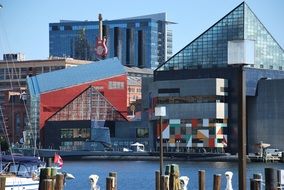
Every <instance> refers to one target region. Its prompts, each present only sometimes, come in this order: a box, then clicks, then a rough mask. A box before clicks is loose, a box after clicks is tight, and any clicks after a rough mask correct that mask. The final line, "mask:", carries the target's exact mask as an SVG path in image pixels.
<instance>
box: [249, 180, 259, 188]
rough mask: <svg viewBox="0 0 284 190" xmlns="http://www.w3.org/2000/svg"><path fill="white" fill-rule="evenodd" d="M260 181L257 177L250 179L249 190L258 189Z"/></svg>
mask: <svg viewBox="0 0 284 190" xmlns="http://www.w3.org/2000/svg"><path fill="white" fill-rule="evenodd" d="M260 188H261V182H260V181H259V180H257V179H250V190H260Z"/></svg>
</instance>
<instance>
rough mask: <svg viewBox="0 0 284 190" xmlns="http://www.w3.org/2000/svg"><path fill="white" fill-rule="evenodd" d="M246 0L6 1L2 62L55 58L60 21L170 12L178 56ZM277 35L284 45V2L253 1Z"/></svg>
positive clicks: (0, 24)
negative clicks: (13, 56)
mask: <svg viewBox="0 0 284 190" xmlns="http://www.w3.org/2000/svg"><path fill="white" fill-rule="evenodd" d="M241 2H242V1H241V0H175V1H173V0H142V1H135V0H112V1H111V0H105V1H103V0H0V4H2V5H3V8H2V9H0V59H2V54H3V53H9V52H12V53H15V52H22V53H24V54H25V57H26V59H27V60H29V59H46V58H47V57H48V54H49V44H48V40H49V36H48V24H49V23H51V22H59V20H97V17H98V13H102V15H103V17H104V19H108V20H113V19H119V18H125V17H133V16H141V15H145V14H153V13H159V12H166V13H167V17H168V20H170V21H174V22H177V23H178V24H176V25H171V26H170V28H171V29H172V30H173V52H174V53H176V52H177V51H179V50H180V49H181V48H183V47H184V46H185V45H187V44H188V43H189V42H191V41H192V40H193V39H194V38H196V37H197V36H198V35H200V34H201V33H202V32H203V31H205V30H206V29H207V28H209V27H210V26H211V25H213V24H214V23H215V22H217V21H218V20H219V19H220V18H222V17H223V16H224V15H225V14H227V13H228V12H229V11H231V10H232V9H233V8H235V7H236V6H237V5H238V4H240V3H241ZM246 2H247V4H248V5H249V7H250V8H251V9H252V10H253V11H254V13H255V14H256V15H257V17H258V18H259V19H260V20H261V22H262V23H263V24H264V25H265V26H266V28H267V29H268V30H269V31H270V33H271V34H272V36H273V37H274V38H275V39H276V40H277V41H278V42H279V44H280V45H281V46H282V47H284V35H283V34H284V21H283V19H284V11H283V10H284V0H247V1H246Z"/></svg>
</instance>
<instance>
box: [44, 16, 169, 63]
mask: <svg viewBox="0 0 284 190" xmlns="http://www.w3.org/2000/svg"><path fill="white" fill-rule="evenodd" d="M98 24H99V23H98V22H97V21H64V20H62V21H60V22H59V23H50V24H49V55H50V56H56V57H73V58H78V57H76V53H77V50H76V48H78V47H76V46H77V45H78V40H81V45H82V43H85V45H82V46H81V47H82V48H83V54H84V55H85V56H83V59H89V60H96V59H98V58H97V57H96V55H95V50H94V49H95V43H96V37H97V36H98V29H99V25H98ZM168 24H173V22H168V21H167V20H166V13H158V14H152V15H146V16H139V17H132V18H125V19H119V20H103V33H104V34H103V35H104V36H106V38H107V47H108V50H109V52H108V55H107V57H118V58H119V59H120V61H121V62H122V64H123V65H126V66H130V67H131V66H134V67H140V68H153V69H154V68H156V67H157V66H158V65H160V64H162V63H164V62H165V61H166V60H167V59H168V58H169V57H170V56H171V54H172V32H171V30H169V29H168V28H167V25H168ZM80 38H81V39H80ZM82 38H84V39H82ZM81 50H82V49H81ZM81 59H82V58H81Z"/></svg>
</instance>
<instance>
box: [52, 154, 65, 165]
mask: <svg viewBox="0 0 284 190" xmlns="http://www.w3.org/2000/svg"><path fill="white" fill-rule="evenodd" d="M54 164H58V166H59V167H60V168H62V166H63V160H62V158H61V156H59V154H57V153H55V155H54Z"/></svg>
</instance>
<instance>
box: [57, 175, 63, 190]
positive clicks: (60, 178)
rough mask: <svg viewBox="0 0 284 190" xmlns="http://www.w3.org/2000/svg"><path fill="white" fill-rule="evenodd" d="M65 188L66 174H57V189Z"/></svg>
mask: <svg viewBox="0 0 284 190" xmlns="http://www.w3.org/2000/svg"><path fill="white" fill-rule="evenodd" d="M63 189H64V175H63V174H57V175H56V178H55V190H63Z"/></svg>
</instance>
